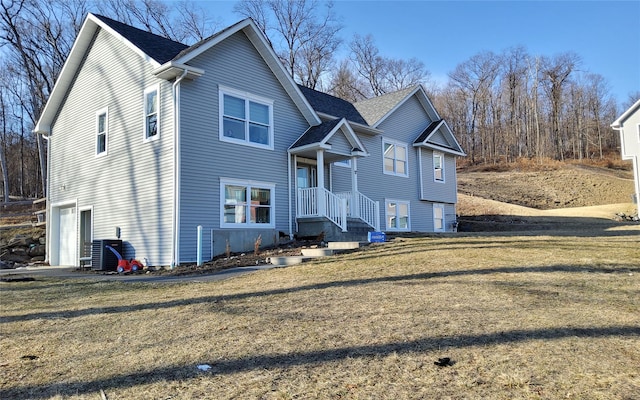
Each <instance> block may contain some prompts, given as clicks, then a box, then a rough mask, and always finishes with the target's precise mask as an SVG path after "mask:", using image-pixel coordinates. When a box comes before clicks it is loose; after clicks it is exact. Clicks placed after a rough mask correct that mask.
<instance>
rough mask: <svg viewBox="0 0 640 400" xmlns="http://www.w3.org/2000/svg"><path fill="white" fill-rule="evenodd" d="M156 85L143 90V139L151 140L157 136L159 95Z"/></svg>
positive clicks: (158, 127)
mask: <svg viewBox="0 0 640 400" xmlns="http://www.w3.org/2000/svg"><path fill="white" fill-rule="evenodd" d="M158 93H159V91H158V86H153V87H150V88H148V89H146V90H145V91H144V139H145V140H152V139H155V138H157V137H158V133H159V132H160V126H159V121H160V118H159V108H160V107H159V96H158Z"/></svg>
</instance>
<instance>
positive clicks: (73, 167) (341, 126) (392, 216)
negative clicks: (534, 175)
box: [35, 14, 464, 265]
mask: <svg viewBox="0 0 640 400" xmlns="http://www.w3.org/2000/svg"><path fill="white" fill-rule="evenodd" d="M35 131H36V132H37V133H40V134H43V135H45V137H46V138H47V139H48V146H49V177H48V184H49V187H48V213H47V219H48V223H47V238H48V244H47V250H48V253H47V254H48V261H49V262H50V263H51V264H57V265H78V263H79V261H80V257H81V253H82V251H83V249H85V248H86V244H87V243H91V241H92V240H95V239H114V238H116V237H118V238H121V239H122V240H123V244H124V250H123V253H124V254H123V255H124V257H126V258H134V257H135V258H137V259H140V260H142V259H146V260H147V262H148V263H149V264H150V265H176V264H179V263H185V262H193V261H195V260H196V258H197V247H198V246H197V243H198V235H197V232H198V226H201V227H202V229H201V231H202V232H203V235H202V242H203V243H205V245H204V246H202V249H203V250H202V252H203V254H202V256H203V258H204V259H209V258H211V257H213V256H214V255H218V254H222V253H224V252H225V250H226V248H227V246H229V247H230V248H231V250H232V251H244V250H249V249H253V245H254V243H255V241H256V240H258V238H260V240H261V242H262V245H270V244H274V243H275V242H277V241H278V240H279V237H280V236H283V235H284V236H287V237H289V236H293V235H300V236H311V235H313V236H318V235H320V234H323V235H324V237H325V239H327V240H330V239H340V238H342V237H350V238H352V239H353V238H354V236H353V235H354V232H355V233H357V234H359V235H360V236H359V238H360V239H362V235H363V234H364V235H365V236H364V239H366V232H367V231H370V230H373V229H379V230H382V231H422V232H433V231H442V232H444V231H453V230H455V223H456V222H455V203H456V169H455V158H456V157H457V156H463V155H464V153H463V151H462V149H461V148H460V146H459V144H458V143H457V141H456V139H455V138H454V136H453V134H452V133H451V131H450V129H449V127H448V126H447V124H446V123H445V122H444V121H442V120H441V119H440V117H439V116H438V114H437V112H436V111H435V109H434V107H433V105H432V104H431V102H430V101H429V99H428V98H427V96H426V94H425V92H424V90H423V88H422V87H420V86H416V87H414V88H411V89H407V90H403V91H400V92H396V93H392V94H389V95H386V96H382V97H379V98H376V99H371V100H367V101H363V102H361V103H358V104H355V105H353V104H351V103H349V102H346V101H344V100H340V99H338V98H336V97H333V96H329V95H326V94H324V93H320V92H317V91H313V90H310V89H307V88H303V87H299V86H298V85H296V84H295V83H294V81H293V80H292V79H291V77H290V76H289V75H288V74H287V72H286V71H285V69H284V68H283V66H282V64H281V63H280V61H279V60H278V57H277V56H276V54H275V52H274V51H273V49H272V48H271V47H270V46H269V45H268V44H267V41H266V38H265V37H264V36H263V34H262V32H261V31H260V30H259V29H258V28H257V27H256V25H255V24H254V22H253V21H252V20H250V19H247V20H243V21H241V22H239V23H237V24H235V25H233V26H231V27H229V28H227V29H225V30H223V31H221V32H219V33H217V34H215V35H213V36H211V37H210V38H208V39H205V40H203V41H201V42H199V43H197V44H195V45H193V46H190V47H189V46H186V45H183V44H180V43H177V42H173V41H171V40H168V39H164V38H162V37H159V36H156V35H153V34H150V33H147V32H144V31H141V30H139V29H136V28H133V27H131V26H128V25H125V24H122V23H120V22H117V21H114V20H111V19H109V18H106V17H103V16H98V15H93V14H89V15H88V17H87V19H86V20H85V22H84V25H83V26H82V28H81V30H80V33H79V35H78V38H77V39H76V42H75V43H74V46H73V48H72V50H71V53H70V55H69V57H68V59H67V61H66V63H65V65H64V67H63V69H62V72H61V74H60V76H59V78H58V81H57V83H56V85H55V87H54V89H53V91H52V93H51V95H50V98H49V100H48V102H47V104H46V106H45V108H44V111H43V113H42V115H41V117H40V120H39V121H38V123H37V125H36V127H35ZM349 235H351V236H349Z"/></svg>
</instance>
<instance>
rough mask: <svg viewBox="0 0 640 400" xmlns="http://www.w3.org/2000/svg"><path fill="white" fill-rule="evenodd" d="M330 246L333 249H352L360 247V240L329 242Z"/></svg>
mask: <svg viewBox="0 0 640 400" xmlns="http://www.w3.org/2000/svg"><path fill="white" fill-rule="evenodd" d="M328 247H329V249H332V250H352V249H358V248H360V242H329V243H328Z"/></svg>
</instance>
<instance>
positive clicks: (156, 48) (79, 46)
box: [33, 13, 322, 134]
mask: <svg viewBox="0 0 640 400" xmlns="http://www.w3.org/2000/svg"><path fill="white" fill-rule="evenodd" d="M99 29H104V30H105V31H107V32H109V33H110V34H111V35H113V36H115V37H116V38H117V39H119V40H120V41H121V42H122V43H124V44H125V45H126V46H127V47H129V48H130V49H131V50H132V51H134V52H135V53H137V54H138V55H140V56H141V57H142V58H143V59H144V60H146V61H147V62H149V64H150V65H151V67H153V68H154V74H155V76H156V77H158V78H161V79H167V80H170V79H174V78H176V77H177V76H179V73H182V72H188V75H187V78H195V77H197V76H200V75H202V74H203V73H204V72H205V71H204V70H201V69H199V68H195V67H192V66H189V65H187V64H186V63H188V62H189V61H190V60H191V59H193V58H194V57H196V56H198V55H199V54H202V53H203V52H205V51H207V50H208V49H210V48H211V47H213V46H215V45H216V44H218V43H220V42H221V41H223V40H225V39H226V38H228V37H229V36H231V35H233V34H235V33H237V32H239V31H243V32H244V34H245V35H246V36H247V38H248V39H249V40H250V41H251V43H252V44H253V46H254V47H255V48H256V50H257V51H258V52H259V53H260V55H261V56H262V58H263V59H264V60H265V62H266V63H267V65H268V66H269V68H270V69H271V71H272V72H273V73H274V75H275V76H276V78H277V79H278V81H279V82H280V83H281V84H282V86H283V88H284V89H285V91H286V92H287V94H288V95H289V96H290V97H291V99H292V100H293V102H294V103H295V104H296V106H297V107H298V109H299V110H300V112H301V114H302V115H303V116H304V117H305V119H306V120H307V122H308V123H309V125H318V124H320V123H321V122H322V121H321V120H320V118H319V117H318V115H317V114H316V112H315V111H314V110H313V108H312V107H311V105H310V104H309V102H308V101H307V99H306V98H305V97H304V96H303V95H302V93H301V92H300V89H299V88H298V85H296V83H295V82H294V81H293V78H291V77H290V76H289V74H288V73H287V72H286V70H285V68H284V66H283V65H282V63H281V62H280V60H279V59H278V57H277V56H276V54H275V52H274V51H273V49H272V48H271V46H269V45H268V42H267V40H266V38H265V36H264V33H262V31H260V29H259V28H258V27H257V26H256V25H255V23H254V22H253V20H251V19H250V18H247V19H245V20H242V21H240V22H238V23H236V24H234V25H231V26H230V27H228V28H226V29H223V30H222V31H220V32H218V33H216V34H214V35H212V36H210V37H209V38H206V39H204V40H201V41H200V42H198V43H196V44H194V45H193V46H187V45H185V44H182V43H178V42H175V41H173V40H169V39H166V38H163V37H161V36H158V35H155V34H153V33H149V32H146V31H143V30H141V29H138V28H134V27H132V26H129V25H127V24H123V23H121V22H118V21H115V20H112V19H110V18H107V17H104V16H101V15H94V14H91V13H89V14H88V15H87V18H86V19H85V21H84V23H83V25H82V28H80V32H79V33H78V36H77V37H76V40H75V42H74V43H73V47H72V48H71V52H70V53H69V56H68V57H67V60H66V61H65V63H64V65H63V67H62V70H61V71H60V75H59V76H58V79H57V80H56V84H55V86H54V87H53V90H52V91H51V93H50V95H49V99H48V100H47V103H46V104H45V107H44V109H43V111H42V113H41V115H40V118H39V119H38V122H37V123H36V126H35V127H34V130H33V131H34V132H36V133H45V134H46V133H48V132H49V131H50V129H51V123H52V122H53V120H54V118H55V115H56V114H57V112H58V108H59V107H60V106H61V105H62V102H63V100H64V97H65V95H66V93H67V91H68V90H69V88H70V87H71V84H72V82H73V78H74V76H75V74H76V72H77V70H78V68H80V65H81V64H82V60H83V59H84V56H85V54H86V52H87V51H88V49H89V47H90V46H91V42H92V41H93V38H94V36H95V34H96V33H97V32H98V30H99Z"/></svg>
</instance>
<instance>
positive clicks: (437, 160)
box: [433, 152, 444, 182]
mask: <svg viewBox="0 0 640 400" xmlns="http://www.w3.org/2000/svg"><path fill="white" fill-rule="evenodd" d="M442 160H443V156H442V153H437V152H433V179H434V180H435V181H436V182H444V167H443V163H442Z"/></svg>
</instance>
